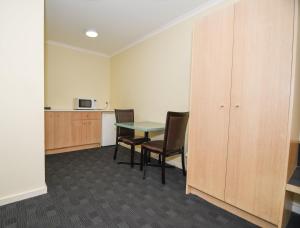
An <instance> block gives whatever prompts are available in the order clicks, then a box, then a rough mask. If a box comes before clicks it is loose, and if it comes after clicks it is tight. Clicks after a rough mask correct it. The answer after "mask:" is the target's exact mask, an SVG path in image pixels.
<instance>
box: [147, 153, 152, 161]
mask: <svg viewBox="0 0 300 228" xmlns="http://www.w3.org/2000/svg"><path fill="white" fill-rule="evenodd" d="M148 153H149V154H148ZM148 153H147V158H148V163H151V151H149V152H148Z"/></svg>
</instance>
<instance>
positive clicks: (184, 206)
mask: <svg viewBox="0 0 300 228" xmlns="http://www.w3.org/2000/svg"><path fill="white" fill-rule="evenodd" d="M129 155H130V153H129V150H127V149H125V148H122V149H121V151H120V152H119V157H118V160H127V161H128V160H129ZM112 156H113V147H106V148H101V149H98V150H86V151H81V152H73V153H66V154H59V155H51V156H47V157H46V182H47V186H48V192H49V193H48V194H47V195H43V196H39V197H35V198H32V199H28V200H24V201H21V202H17V203H14V204H10V205H6V206H3V207H0V227H10V228H12V227H38V228H44V227H72V228H76V227H101V228H102V227H103V228H105V227H112V228H113V227H114V228H128V227H132V228H134V227H136V228H159V227H161V228H163V227H169V228H177V227H178V228H184V227H203V228H210V227H222V228H225V227H232V228H233V227H255V226H254V225H252V224H250V223H248V222H246V221H244V220H242V219H240V218H238V217H236V216H234V215H232V214H229V213H227V212H225V211H223V210H221V209H219V208H217V207H215V206H213V205H211V204H209V203H207V202H205V201H203V200H201V199H199V198H197V197H194V196H187V195H185V178H184V177H183V176H182V173H181V170H179V169H167V170H166V185H165V186H163V185H162V184H161V179H160V169H159V168H156V167H151V168H150V167H149V169H148V174H147V179H146V180H142V173H141V172H140V171H139V169H138V167H135V168H134V169H131V168H130V167H129V166H127V165H118V164H116V162H114V161H113V160H112ZM136 157H137V158H136V159H138V155H137V156H136Z"/></svg>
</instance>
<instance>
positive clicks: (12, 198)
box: [0, 184, 47, 206]
mask: <svg viewBox="0 0 300 228" xmlns="http://www.w3.org/2000/svg"><path fill="white" fill-rule="evenodd" d="M44 194H47V186H46V184H45V185H44V186H42V187H40V188H35V189H32V190H30V191H26V192H21V193H18V194H13V195H9V196H5V197H2V198H0V206H3V205H6V204H10V203H14V202H17V201H21V200H25V199H29V198H32V197H36V196H39V195H44Z"/></svg>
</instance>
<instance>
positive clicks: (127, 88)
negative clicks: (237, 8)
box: [111, 0, 237, 167]
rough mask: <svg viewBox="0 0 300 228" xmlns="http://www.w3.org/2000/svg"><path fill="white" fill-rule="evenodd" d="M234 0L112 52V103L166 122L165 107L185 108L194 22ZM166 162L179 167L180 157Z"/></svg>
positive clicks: (141, 117) (141, 116)
mask: <svg viewBox="0 0 300 228" xmlns="http://www.w3.org/2000/svg"><path fill="white" fill-rule="evenodd" d="M235 1H237V0H220V1H215V4H216V5H217V6H214V4H212V5H211V7H209V8H206V9H204V10H203V11H202V12H199V14H198V15H195V16H193V17H191V18H190V19H187V20H185V21H183V22H181V23H178V24H176V25H174V26H172V27H170V28H169V29H167V30H165V31H163V32H161V33H158V34H157V35H154V36H153V37H151V38H149V39H146V40H145V41H143V42H141V43H139V44H137V45H135V46H133V47H132V48H130V49H128V50H126V51H124V52H122V53H120V54H118V55H116V56H113V57H112V59H111V68H112V71H111V105H112V107H114V108H134V109H135V118H136V119H137V120H149V121H158V122H165V119H166V114H167V111H188V110H189V93H190V66H191V49H192V48H191V46H192V30H193V24H194V22H195V21H196V20H197V19H198V18H199V17H202V16H203V15H205V14H207V13H209V12H211V11H212V10H215V9H217V8H219V7H222V6H224V5H226V4H231V3H232V2H235ZM157 138H162V135H159V136H157ZM186 148H187V147H186ZM169 162H170V163H172V164H174V165H176V166H178V167H181V163H180V160H179V159H175V160H171V161H169Z"/></svg>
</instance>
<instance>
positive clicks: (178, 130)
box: [164, 112, 189, 153]
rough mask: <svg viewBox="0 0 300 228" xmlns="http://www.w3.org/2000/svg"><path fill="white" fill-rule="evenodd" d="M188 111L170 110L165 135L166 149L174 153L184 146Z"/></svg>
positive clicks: (167, 151)
mask: <svg viewBox="0 0 300 228" xmlns="http://www.w3.org/2000/svg"><path fill="white" fill-rule="evenodd" d="M188 119H189V113H188V112H168V114H167V121H166V129H165V136H164V151H165V152H166V153H172V152H177V151H180V150H181V149H182V148H183V147H184V140H185V132H186V127H187V123H188Z"/></svg>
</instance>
